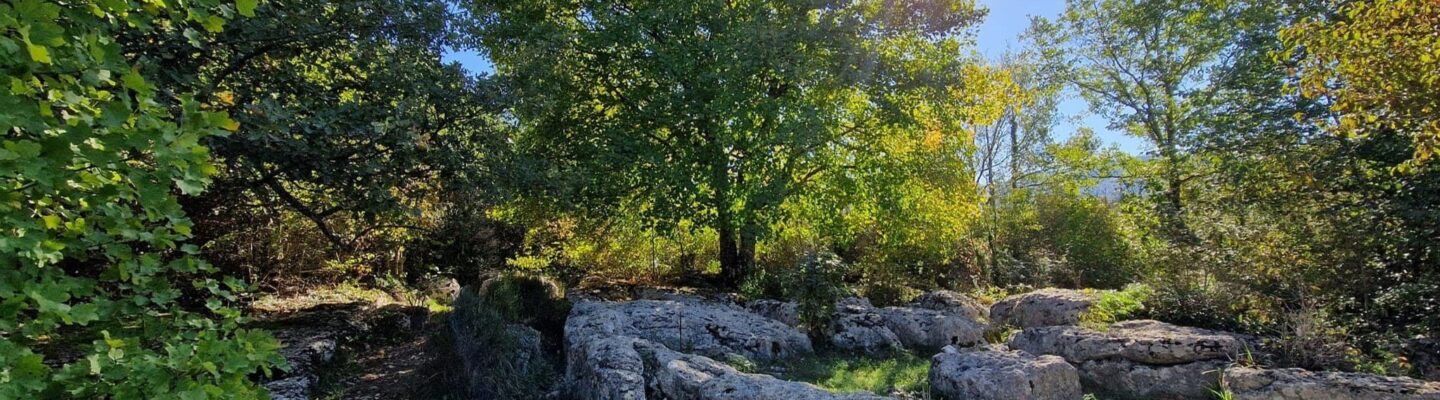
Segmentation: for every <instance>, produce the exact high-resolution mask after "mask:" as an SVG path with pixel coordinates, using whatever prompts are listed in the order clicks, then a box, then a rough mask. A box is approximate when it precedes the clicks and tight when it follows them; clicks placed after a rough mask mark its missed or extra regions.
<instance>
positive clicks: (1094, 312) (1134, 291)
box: [1080, 283, 1153, 329]
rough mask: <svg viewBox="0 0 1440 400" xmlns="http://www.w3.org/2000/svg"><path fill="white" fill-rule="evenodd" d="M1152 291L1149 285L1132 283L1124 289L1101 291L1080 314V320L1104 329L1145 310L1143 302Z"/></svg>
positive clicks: (1093, 326)
mask: <svg viewBox="0 0 1440 400" xmlns="http://www.w3.org/2000/svg"><path fill="white" fill-rule="evenodd" d="M1152 293H1153V291H1152V290H1151V289H1150V287H1149V286H1145V285H1143V284H1136V283H1132V284H1130V285H1126V286H1125V289H1124V290H1115V291H1108V290H1107V291H1101V292H1100V293H1099V295H1100V296H1099V297H1100V298H1099V300H1097V301H1095V304H1094V305H1092V306H1090V309H1088V310H1085V313H1084V314H1081V315H1080V322H1081V323H1082V324H1084V325H1086V326H1089V327H1092V328H1100V329H1104V328H1106V327H1108V326H1109V325H1110V324H1111V323H1115V322H1117V321H1125V320H1129V319H1134V317H1135V316H1137V315H1141V313H1143V312H1144V310H1145V302H1146V301H1148V300H1149V298H1150V295H1151V294H1152Z"/></svg>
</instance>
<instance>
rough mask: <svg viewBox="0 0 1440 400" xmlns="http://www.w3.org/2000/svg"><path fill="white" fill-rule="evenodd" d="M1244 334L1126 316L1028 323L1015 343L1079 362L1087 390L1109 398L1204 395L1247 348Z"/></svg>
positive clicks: (1206, 394)
mask: <svg viewBox="0 0 1440 400" xmlns="http://www.w3.org/2000/svg"><path fill="white" fill-rule="evenodd" d="M1248 342H1249V340H1248V338H1246V337H1244V336H1240V335H1235V334H1230V333H1225V332H1218V331H1211V330H1206V329H1199V328H1189V327H1182V326H1175V325H1171V324H1166V323H1163V322H1158V321H1149V320H1144V321H1125V322H1120V323H1116V324H1114V325H1111V326H1110V328H1109V330H1108V331H1104V332H1102V331H1096V330H1092V329H1087V328H1081V327H1077V326H1049V327H1039V328H1030V329H1026V330H1024V331H1022V332H1020V333H1017V334H1015V336H1013V337H1011V338H1010V341H1009V345H1010V347H1011V348H1014V349H1018V350H1024V351H1027V352H1030V353H1034V354H1050V355H1056V356H1061V357H1064V358H1065V360H1066V361H1068V362H1070V363H1071V364H1074V365H1075V366H1076V367H1077V368H1079V372H1080V378H1081V382H1082V383H1083V384H1084V386H1085V387H1086V389H1087V390H1090V391H1092V392H1097V393H1102V394H1105V395H1107V398H1109V397H1113V398H1130V399H1204V398H1208V397H1209V396H1210V394H1211V392H1210V390H1211V389H1213V388H1214V387H1215V386H1216V385H1217V384H1218V383H1219V375H1218V371H1219V370H1220V369H1221V368H1222V367H1223V366H1225V365H1226V364H1228V363H1230V362H1231V361H1234V360H1237V359H1238V358H1239V357H1240V356H1241V355H1242V354H1244V353H1245V352H1246V349H1247V346H1249V344H1248Z"/></svg>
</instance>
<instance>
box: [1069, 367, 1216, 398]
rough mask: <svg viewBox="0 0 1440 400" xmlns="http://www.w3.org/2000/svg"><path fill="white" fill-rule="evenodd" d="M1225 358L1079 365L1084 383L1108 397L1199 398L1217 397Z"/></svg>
mask: <svg viewBox="0 0 1440 400" xmlns="http://www.w3.org/2000/svg"><path fill="white" fill-rule="evenodd" d="M1226 364H1227V362H1225V361H1200V362H1193V363H1188V364H1179V365H1145V364H1137V363H1135V362H1131V361H1127V360H1117V359H1107V360H1092V361H1086V362H1084V363H1082V364H1080V365H1079V371H1080V383H1081V386H1082V387H1084V388H1085V389H1086V390H1088V391H1092V392H1095V393H1096V394H1099V395H1101V397H1102V398H1105V399H1136V400H1140V399H1144V400H1151V399H1153V400H1169V399H1196V400H1201V399H1203V400H1209V399H1212V398H1214V393H1213V392H1211V390H1212V389H1214V388H1216V387H1217V386H1219V383H1220V371H1221V370H1222V369H1223V368H1224V367H1225V365H1226Z"/></svg>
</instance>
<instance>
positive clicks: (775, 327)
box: [565, 300, 813, 361]
mask: <svg viewBox="0 0 1440 400" xmlns="http://www.w3.org/2000/svg"><path fill="white" fill-rule="evenodd" d="M619 336H629V337H635V338H640V339H645V340H649V341H653V342H657V343H660V344H663V345H665V346H666V347H669V348H672V349H676V350H677V351H684V352H689V353H695V354H699V355H703V356H708V357H725V356H727V355H729V354H738V355H741V356H744V357H745V358H748V359H750V360H753V361H771V360H779V359H785V358H790V357H793V356H796V355H802V354H809V353H811V352H813V350H812V348H811V345H810V339H809V338H808V337H806V336H805V335H803V334H801V333H800V331H797V330H795V328H792V327H790V326H787V325H785V324H783V323H781V322H779V321H775V320H772V319H769V318H765V317H762V316H759V315H756V314H753V313H750V312H746V311H745V310H744V309H741V308H740V307H736V306H728V305H717V304H712V303H705V302H682V301H673V300H635V301H629V302H618V303H617V302H604V301H587V302H580V303H576V304H575V306H574V308H573V309H572V310H571V312H570V318H569V319H568V320H567V321H566V322H565V342H566V348H567V349H568V348H572V347H575V346H580V345H583V344H584V343H588V342H591V341H594V340H596V339H598V338H613V337H619Z"/></svg>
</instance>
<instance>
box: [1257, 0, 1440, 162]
mask: <svg viewBox="0 0 1440 400" xmlns="http://www.w3.org/2000/svg"><path fill="white" fill-rule="evenodd" d="M1331 3H1332V4H1336V6H1337V8H1338V10H1337V12H1336V13H1335V14H1333V15H1330V16H1328V17H1314V18H1309V19H1306V20H1305V21H1302V22H1300V23H1298V24H1295V25H1292V26H1290V27H1288V28H1286V29H1284V30H1283V31H1282V33H1281V39H1282V40H1284V41H1285V44H1287V45H1289V46H1290V51H1291V52H1300V53H1302V54H1303V57H1302V58H1301V59H1300V63H1299V70H1298V72H1299V75H1300V81H1299V82H1298V84H1297V85H1295V86H1296V87H1297V88H1298V89H1299V90H1300V92H1301V93H1302V94H1304V95H1305V96H1306V97H1311V98H1322V99H1326V100H1327V101H1328V102H1329V104H1330V110H1331V111H1333V112H1335V113H1336V114H1338V115H1339V116H1338V119H1337V120H1335V121H1333V122H1328V121H1325V120H1323V119H1317V121H1319V122H1320V123H1321V124H1323V125H1326V126H1327V127H1328V129H1329V130H1330V131H1332V132H1334V133H1337V134H1341V135H1367V134H1373V133H1379V132H1398V133H1401V134H1404V135H1409V136H1412V137H1413V138H1414V140H1415V156H1414V160H1415V161H1417V162H1425V161H1428V160H1429V159H1430V158H1432V157H1433V156H1434V155H1435V152H1436V151H1437V150H1440V119H1437V118H1436V115H1437V113H1440V2H1435V1H1433V0H1377V1H1348V2H1338V1H1332V2H1331ZM1303 117H1304V116H1303V115H1298V116H1297V118H1303Z"/></svg>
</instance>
